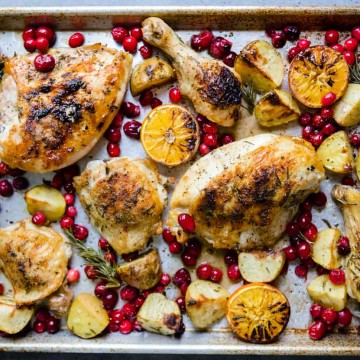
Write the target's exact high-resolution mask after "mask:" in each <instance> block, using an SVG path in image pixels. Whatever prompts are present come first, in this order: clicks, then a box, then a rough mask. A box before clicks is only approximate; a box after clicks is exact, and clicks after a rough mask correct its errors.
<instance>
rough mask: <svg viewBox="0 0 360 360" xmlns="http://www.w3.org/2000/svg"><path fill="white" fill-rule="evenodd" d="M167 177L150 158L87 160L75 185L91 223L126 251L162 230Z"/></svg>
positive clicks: (113, 245) (143, 242)
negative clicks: (88, 161) (161, 173)
mask: <svg viewBox="0 0 360 360" xmlns="http://www.w3.org/2000/svg"><path fill="white" fill-rule="evenodd" d="M167 181H168V179H166V178H165V177H162V176H161V175H160V174H159V172H158V170H157V167H156V166H155V164H154V163H153V162H152V161H151V160H149V159H128V158H125V157H124V158H117V159H112V160H109V161H92V162H90V163H88V165H87V167H86V169H85V171H84V172H83V173H82V174H81V175H80V176H77V177H75V178H74V185H75V188H76V192H77V193H78V195H79V199H80V202H81V204H82V206H83V207H84V209H85V211H86V212H87V214H88V215H89V217H90V221H91V223H92V224H93V225H94V226H95V227H96V228H97V230H98V231H99V232H100V233H101V235H103V236H104V237H105V238H106V239H107V240H108V241H109V243H110V245H111V246H112V247H113V248H114V249H115V250H116V251H117V252H118V253H119V254H126V253H130V252H132V251H135V250H139V249H141V248H142V247H143V246H144V245H145V243H146V242H147V241H148V240H149V238H150V237H151V236H152V235H155V234H161V231H162V222H161V215H162V212H163V210H164V207H165V205H166V201H167V192H166V190H165V188H164V187H163V185H164V184H166V182H167Z"/></svg>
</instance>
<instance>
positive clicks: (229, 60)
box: [222, 51, 236, 67]
mask: <svg viewBox="0 0 360 360" xmlns="http://www.w3.org/2000/svg"><path fill="white" fill-rule="evenodd" d="M235 59H236V53H235V52H234V51H230V52H229V53H228V54H227V55H226V56H224V57H223V59H222V61H223V62H224V64H225V65H227V66H229V67H234V64H235Z"/></svg>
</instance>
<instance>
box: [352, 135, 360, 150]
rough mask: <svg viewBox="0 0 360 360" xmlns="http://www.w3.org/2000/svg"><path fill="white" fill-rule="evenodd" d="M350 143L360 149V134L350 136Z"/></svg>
mask: <svg viewBox="0 0 360 360" xmlns="http://www.w3.org/2000/svg"><path fill="white" fill-rule="evenodd" d="M350 143H351V145H353V146H355V147H359V146H360V134H357V133H355V134H352V135H351V136H350Z"/></svg>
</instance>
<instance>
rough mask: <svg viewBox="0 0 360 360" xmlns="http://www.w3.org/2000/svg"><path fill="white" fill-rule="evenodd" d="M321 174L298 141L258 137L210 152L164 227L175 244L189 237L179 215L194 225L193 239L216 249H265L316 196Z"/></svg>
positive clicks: (177, 193) (180, 187) (188, 178)
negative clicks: (196, 237) (310, 197)
mask: <svg viewBox="0 0 360 360" xmlns="http://www.w3.org/2000/svg"><path fill="white" fill-rule="evenodd" d="M324 177H325V176H324V168H323V166H322V164H321V162H320V161H319V159H318V158H317V156H316V153H315V151H314V148H313V147H312V146H311V145H310V144H309V143H308V142H306V141H304V140H302V139H300V138H291V137H286V136H277V135H272V134H261V135H256V136H253V137H249V138H246V139H243V140H240V141H236V142H233V143H231V144H228V145H225V146H222V147H221V148H218V149H216V150H214V151H212V152H211V153H210V154H208V155H207V156H204V157H203V158H201V159H199V160H198V161H197V162H196V163H195V164H194V165H192V166H191V167H190V168H189V169H188V171H187V172H186V173H185V174H184V175H183V176H182V178H181V179H180V181H179V183H178V184H177V186H176V188H175V190H174V193H173V196H172V199H171V202H170V213H169V219H168V225H169V226H170V230H171V232H172V233H173V234H174V235H176V237H177V240H178V241H180V242H184V241H185V240H186V239H187V238H188V236H189V235H192V234H188V233H186V232H184V231H183V229H182V228H181V227H180V225H179V223H178V216H179V214H181V213H188V214H190V215H192V216H193V218H194V220H195V225H196V227H195V234H196V235H199V236H201V237H202V238H204V239H206V240H207V241H209V242H210V243H212V244H213V246H214V247H215V248H228V249H236V250H240V251H241V250H252V249H262V248H268V247H271V246H272V245H274V243H275V242H276V241H277V240H278V239H279V237H280V236H281V235H282V234H283V232H284V230H285V227H286V224H287V223H288V222H289V221H290V220H291V219H292V218H293V217H294V215H295V214H296V212H297V210H298V207H299V204H300V203H301V202H302V201H303V200H304V199H305V198H306V197H307V196H308V195H309V194H310V193H312V192H315V191H318V190H319V185H320V182H321V181H322V180H323V179H324Z"/></svg>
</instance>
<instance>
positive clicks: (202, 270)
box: [196, 263, 213, 280]
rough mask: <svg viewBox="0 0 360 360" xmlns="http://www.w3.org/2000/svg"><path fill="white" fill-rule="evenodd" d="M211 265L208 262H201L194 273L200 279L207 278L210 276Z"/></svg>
mask: <svg viewBox="0 0 360 360" xmlns="http://www.w3.org/2000/svg"><path fill="white" fill-rule="evenodd" d="M212 270H213V268H212V266H211V265H209V264H206V263H205V264H201V265H200V266H199V267H198V268H197V269H196V275H197V277H198V278H199V279H201V280H208V279H209V278H210V276H211V273H212Z"/></svg>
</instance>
